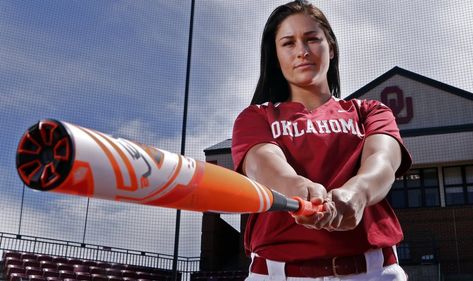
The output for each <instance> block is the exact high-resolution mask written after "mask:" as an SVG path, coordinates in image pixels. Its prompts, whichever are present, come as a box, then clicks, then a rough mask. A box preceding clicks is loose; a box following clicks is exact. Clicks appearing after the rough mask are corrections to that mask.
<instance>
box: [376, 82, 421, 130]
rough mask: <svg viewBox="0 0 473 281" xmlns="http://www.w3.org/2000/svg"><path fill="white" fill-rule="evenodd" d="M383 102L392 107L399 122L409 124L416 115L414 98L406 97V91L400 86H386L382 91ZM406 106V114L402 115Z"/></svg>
mask: <svg viewBox="0 0 473 281" xmlns="http://www.w3.org/2000/svg"><path fill="white" fill-rule="evenodd" d="M381 102H382V103H384V104H385V105H387V106H388V107H389V108H391V110H392V111H393V114H394V116H395V117H396V122H397V123H398V124H407V123H409V122H410V121H411V119H412V118H413V117H414V109H413V106H412V98H411V97H404V93H403V92H402V90H401V88H399V87H398V86H390V87H386V88H384V90H383V91H382V92H381ZM404 108H405V109H406V110H405V114H403V115H401V112H402V111H403V110H404Z"/></svg>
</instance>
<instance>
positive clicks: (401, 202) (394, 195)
mask: <svg viewBox="0 0 473 281" xmlns="http://www.w3.org/2000/svg"><path fill="white" fill-rule="evenodd" d="M388 200H389V202H390V203H391V205H392V206H393V207H394V208H399V209H401V208H417V207H435V206H440V195H439V184H438V174H437V168H426V169H412V170H409V171H408V172H407V173H406V174H405V175H404V176H402V177H399V178H397V179H396V180H395V182H394V184H393V186H392V188H391V191H390V192H389V195H388Z"/></svg>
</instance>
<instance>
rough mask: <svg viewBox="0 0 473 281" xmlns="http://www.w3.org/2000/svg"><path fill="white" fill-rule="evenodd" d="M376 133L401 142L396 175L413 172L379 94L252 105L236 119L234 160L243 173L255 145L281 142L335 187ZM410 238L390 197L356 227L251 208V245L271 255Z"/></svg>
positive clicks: (314, 176) (314, 254)
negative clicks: (316, 225)
mask: <svg viewBox="0 0 473 281" xmlns="http://www.w3.org/2000/svg"><path fill="white" fill-rule="evenodd" d="M373 134H387V135H390V136H392V137H393V138H395V139H396V140H397V141H398V142H399V144H400V146H401V150H402V154H403V157H402V163H401V166H400V168H399V169H398V171H397V172H396V175H397V176H399V175H402V174H403V173H404V172H405V171H407V169H409V167H410V165H411V158H410V156H409V153H408V152H407V150H406V149H405V147H404V145H403V144H402V140H401V137H400V135H399V129H398V127H397V125H396V122H395V118H394V116H393V114H392V112H391V110H390V109H389V108H388V107H387V106H385V105H383V104H382V103H380V102H378V101H367V100H357V99H353V100H349V101H345V100H340V99H337V98H333V97H332V98H331V99H329V100H328V101H327V102H326V103H325V104H323V105H321V106H320V107H318V108H316V109H314V110H312V111H308V110H307V109H306V108H305V107H304V105H302V104H301V103H297V102H283V103H277V104H272V103H265V104H263V105H251V106H249V107H247V108H246V109H245V110H243V112H241V113H240V115H239V116H238V118H237V119H236V121H235V124H234V128H233V138H232V156H233V161H234V167H235V170H237V171H238V172H241V166H242V162H243V159H244V157H245V155H246V153H247V152H248V150H249V149H250V148H251V147H253V146H254V145H256V144H259V143H273V144H276V145H278V146H279V147H280V148H281V149H282V151H283V152H284V154H285V156H286V158H287V161H288V162H289V164H290V165H291V166H292V167H293V168H294V169H295V170H296V172H297V173H298V174H299V175H301V176H304V177H306V178H308V179H310V180H312V181H314V182H317V183H320V184H322V185H324V186H325V187H326V188H327V190H330V189H332V188H337V187H340V186H342V185H343V184H344V183H345V182H346V181H348V179H350V178H351V177H353V176H354V175H356V173H357V171H358V168H359V166H360V159H361V153H362V149H363V144H364V141H365V139H366V137H368V136H369V135H373ZM372 188H376V187H375V186H373V187H372ZM402 238H403V234H402V230H401V227H400V225H399V221H398V220H397V218H396V216H395V214H394V212H393V210H392V209H391V207H390V206H389V204H388V202H387V201H386V199H384V200H383V201H381V202H379V203H378V204H375V205H373V206H369V207H367V208H366V209H365V211H364V215H363V219H362V221H361V222H360V224H359V225H358V226H357V227H356V228H355V229H353V230H350V231H334V232H328V231H326V230H313V229H307V228H305V227H303V226H300V225H298V224H296V223H295V221H294V218H293V217H291V216H290V214H289V213H287V212H267V213H261V214H253V215H250V217H249V219H248V223H247V226H246V232H245V247H246V250H247V252H254V253H257V254H258V255H259V256H261V257H264V258H267V259H271V260H279V261H295V260H307V259H311V258H320V257H333V256H345V255H355V254H361V253H363V252H365V251H367V250H368V249H370V248H379V247H386V246H392V245H395V244H397V243H398V242H399V241H401V240H402Z"/></svg>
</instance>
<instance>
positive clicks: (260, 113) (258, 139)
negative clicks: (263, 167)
mask: <svg viewBox="0 0 473 281" xmlns="http://www.w3.org/2000/svg"><path fill="white" fill-rule="evenodd" d="M260 143H273V144H276V145H277V142H276V141H275V140H274V138H273V135H272V133H271V127H270V124H269V122H268V118H267V117H266V112H265V109H264V108H263V107H262V106H259V105H251V106H249V107H247V108H246V109H245V110H243V111H242V112H241V113H240V114H239V115H238V117H237V119H236V120H235V123H234V125H233V136H232V149H231V150H232V158H233V167H234V169H235V171H237V172H240V173H241V172H242V164H243V160H244V159H245V156H246V153H247V152H248V151H249V150H250V149H251V148H252V147H253V146H254V145H257V144H260Z"/></svg>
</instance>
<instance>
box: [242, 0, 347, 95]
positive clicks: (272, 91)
mask: <svg viewBox="0 0 473 281" xmlns="http://www.w3.org/2000/svg"><path fill="white" fill-rule="evenodd" d="M294 14H306V15H309V16H310V17H312V18H313V19H314V20H315V21H316V22H317V23H319V24H320V26H321V28H322V30H323V31H324V33H325V37H327V41H328V44H329V46H330V49H331V51H332V52H333V58H332V59H331V60H330V65H329V69H328V72H327V80H328V85H329V88H330V92H331V93H332V95H333V96H335V97H337V98H340V73H339V71H338V43H337V38H336V37H335V34H334V33H333V30H332V27H330V24H329V22H328V20H327V18H326V17H325V15H324V14H323V13H322V11H321V10H320V9H318V8H317V7H315V6H314V5H312V4H310V3H308V2H307V1H305V0H297V1H293V2H289V3H287V4H285V5H281V6H279V7H277V8H276V9H275V10H274V11H273V12H272V13H271V15H270V16H269V18H268V21H267V22H266V25H265V27H264V31H263V38H262V42H261V62H260V77H259V80H258V84H257V85H256V90H255V93H254V95H253V99H252V100H251V104H261V103H265V102H267V101H269V102H272V103H276V102H283V101H286V100H287V99H288V98H289V84H288V83H287V81H286V78H284V76H283V74H282V72H281V69H280V67H279V61H278V58H277V56H276V43H275V38H276V32H277V30H278V28H279V26H280V24H281V22H283V21H284V20H285V19H286V18H287V17H289V16H291V15H294Z"/></svg>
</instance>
